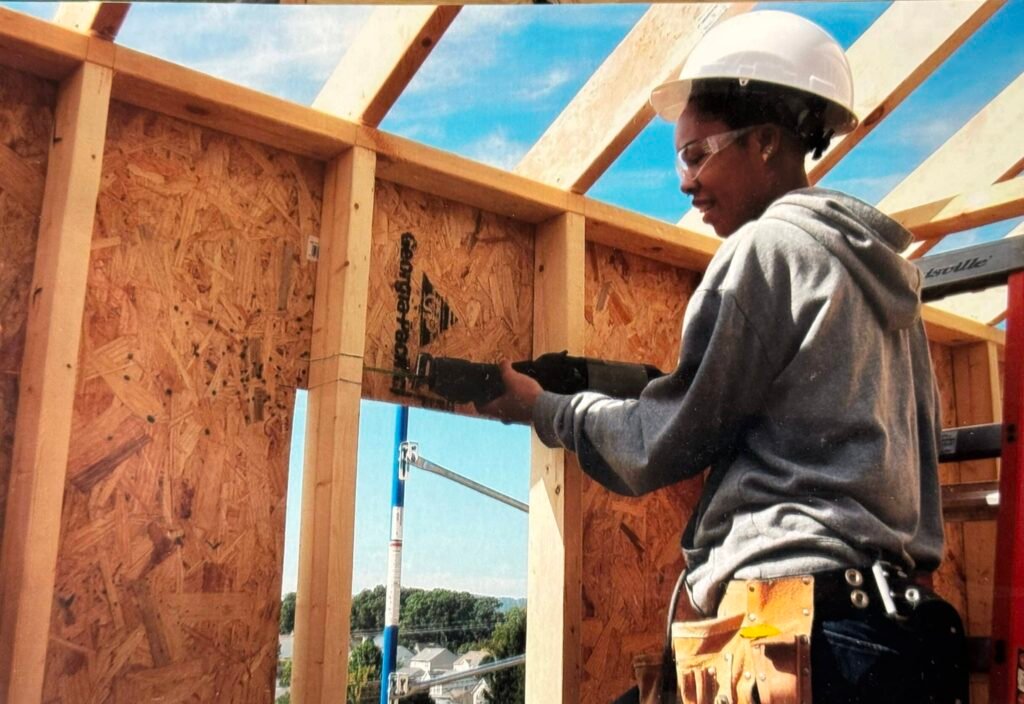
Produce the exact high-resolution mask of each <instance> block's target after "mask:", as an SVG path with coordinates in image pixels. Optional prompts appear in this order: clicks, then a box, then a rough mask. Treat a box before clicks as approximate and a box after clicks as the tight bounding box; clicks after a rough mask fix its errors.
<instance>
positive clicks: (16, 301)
mask: <svg viewBox="0 0 1024 704" xmlns="http://www.w3.org/2000/svg"><path fill="white" fill-rule="evenodd" d="M55 101H56V88H55V86H54V85H53V84H52V83H50V82H48V81H45V80H42V79H39V78H36V77H34V76H29V75H28V74H23V73H20V72H18V71H13V70H11V69H3V70H0V155H2V156H0V160H2V162H3V164H4V166H3V167H0V242H2V250H3V256H0V539H2V537H3V535H2V531H3V523H4V509H5V506H6V503H7V482H8V479H9V478H10V473H11V455H12V452H13V451H14V418H15V415H16V413H17V410H18V381H19V376H20V373H21V363H22V356H23V354H24V352H25V322H26V320H27V318H28V309H29V295H30V293H31V290H32V268H33V264H34V262H35V257H36V238H37V236H38V230H39V213H40V210H41V208H42V184H43V181H44V179H45V178H46V160H47V152H48V150H49V147H50V136H51V134H52V133H53V109H54V104H55ZM7 164H11V165H12V168H11V169H10V170H8V168H6V165H7ZM14 174H17V178H11V176H13V175H14ZM26 183H32V184H38V186H36V185H33V187H32V189H31V191H32V194H31V196H30V197H28V198H26V197H25V192H26V190H27V189H26V188H25V184H26ZM36 188H38V194H37V193H36Z"/></svg>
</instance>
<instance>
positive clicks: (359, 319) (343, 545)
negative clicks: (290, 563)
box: [292, 147, 376, 702]
mask: <svg viewBox="0 0 1024 704" xmlns="http://www.w3.org/2000/svg"><path fill="white" fill-rule="evenodd" d="M375 166H376V155H375V154H374V153H373V152H372V151H369V150H367V149H363V148H360V147H353V148H352V149H350V150H349V151H347V152H345V153H344V154H342V155H341V156H340V157H338V158H337V159H335V160H333V161H332V162H331V163H330V164H329V165H328V170H327V175H326V178H325V187H324V205H323V219H322V222H323V225H322V229H323V235H322V237H321V250H320V263H319V266H318V270H317V283H316V299H315V304H314V309H313V340H312V354H311V361H310V367H311V368H310V380H311V382H310V389H309V411H308V416H307V429H306V455H305V456H306V463H305V470H304V475H303V484H302V487H303V490H302V521H301V537H300V541H299V575H298V590H297V596H296V609H295V665H294V674H293V680H292V687H293V691H294V693H295V698H296V700H297V701H300V702H321V701H329V700H332V699H334V698H337V696H338V694H337V693H338V692H344V691H345V687H346V679H347V676H348V669H347V668H348V639H349V618H350V613H349V610H350V603H351V594H352V549H353V548H352V540H353V531H354V525H355V481H356V457H357V446H358V440H359V402H360V399H361V396H362V374H363V369H362V368H363V351H364V345H365V340H366V307H367V302H366V298H367V291H368V287H369V274H370V242H371V234H372V228H373V199H374V171H375Z"/></svg>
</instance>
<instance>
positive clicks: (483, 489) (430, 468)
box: [407, 443, 530, 513]
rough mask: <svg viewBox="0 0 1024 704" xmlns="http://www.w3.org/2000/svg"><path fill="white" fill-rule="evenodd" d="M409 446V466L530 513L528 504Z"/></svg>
mask: <svg viewBox="0 0 1024 704" xmlns="http://www.w3.org/2000/svg"><path fill="white" fill-rule="evenodd" d="M407 444H408V445H409V446H410V448H411V449H410V452H409V455H408V458H409V464H411V465H412V466H413V467H418V468H420V469H422V470H424V471H427V472H430V473H431V474H436V475H438V476H440V477H444V478H445V479H450V480H451V481H453V482H455V483H456V484H461V485H462V486H464V487H467V488H469V489H472V490H473V491H477V492H480V493H481V494H483V495H484V496H489V497H491V498H492V499H494V500H495V501H500V502H501V503H503V504H506V505H508V506H511V507H513V508H517V509H519V510H520V511H522V512H523V513H529V512H530V507H529V505H528V504H525V503H523V502H522V501H519V500H518V499H513V498H512V497H511V496H508V495H506V494H502V493H501V492H500V491H495V490H494V489H492V488H490V487H489V486H484V485H483V484H480V483H479V482H475V481H473V480H472V479H469V478H468V477H464V476H462V475H461V474H457V473H455V472H453V471H452V470H450V469H446V468H445V467H442V466H441V465H439V464H434V463H433V462H431V461H430V460H427V459H423V458H422V457H420V456H419V454H417V452H416V445H415V444H413V443H407Z"/></svg>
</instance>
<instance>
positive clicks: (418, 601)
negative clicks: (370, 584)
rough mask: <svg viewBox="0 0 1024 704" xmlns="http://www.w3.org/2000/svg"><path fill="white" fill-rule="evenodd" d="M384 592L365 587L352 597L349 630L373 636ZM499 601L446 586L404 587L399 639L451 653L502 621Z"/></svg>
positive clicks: (480, 638)
mask: <svg viewBox="0 0 1024 704" xmlns="http://www.w3.org/2000/svg"><path fill="white" fill-rule="evenodd" d="M385 600H386V592H385V590H384V587H383V586H380V585H378V586H376V587H374V588H373V589H366V590H363V591H362V592H360V593H359V594H357V595H356V596H355V597H353V598H352V618H351V623H352V631H353V633H355V634H359V635H371V634H372V635H376V634H377V633H380V632H381V631H382V630H384V606H385ZM500 608H501V602H500V601H499V600H498V599H495V598H493V597H489V596H474V595H473V594H469V593H468V592H453V591H449V590H447V589H431V590H428V591H425V590H423V589H403V590H402V595H401V600H400V604H399V609H400V611H401V619H400V622H399V642H400V643H401V644H402V645H405V646H407V647H411V646H412V645H413V644H415V643H418V642H420V643H422V642H433V643H438V644H440V645H443V646H444V647H446V648H448V649H449V650H451V651H452V652H459V651H460V650H464V646H466V645H467V644H472V643H478V642H484V641H486V640H487V639H488V638H490V637H491V632H492V631H493V630H494V627H495V625H497V624H498V623H500V622H501V612H500V610H499V609H500Z"/></svg>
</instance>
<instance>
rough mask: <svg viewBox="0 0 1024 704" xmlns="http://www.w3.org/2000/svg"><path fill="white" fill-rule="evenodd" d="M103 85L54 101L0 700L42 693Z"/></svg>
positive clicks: (4, 612)
mask: <svg viewBox="0 0 1024 704" xmlns="http://www.w3.org/2000/svg"><path fill="white" fill-rule="evenodd" d="M110 86H111V71H110V69H108V68H105V67H102V66H96V65H94V64H89V63H86V64H83V65H82V66H81V67H80V68H79V69H78V70H77V71H75V72H74V73H73V74H71V76H69V77H68V78H67V79H66V80H65V81H64V82H63V83H62V84H61V86H60V90H59V92H58V96H57V108H56V115H55V125H54V140H53V144H52V145H51V147H50V156H49V165H48V167H47V174H46V186H45V191H44V195H43V210H42V215H41V217H40V222H39V243H38V249H37V253H36V263H35V271H34V274H33V281H32V291H33V295H32V301H31V304H30V309H29V316H28V323H27V332H26V340H25V355H24V358H23V363H22V370H21V387H20V395H19V399H18V415H17V419H18V420H17V427H16V429H15V437H14V455H13V466H12V471H11V479H10V488H9V492H8V499H7V515H6V520H5V525H4V534H3V549H2V553H0V632H3V638H2V639H0V700H2V701H8V702H37V701H39V700H40V699H41V697H42V687H43V675H44V671H45V666H46V648H47V645H48V643H49V630H50V612H51V608H52V599H51V597H52V595H53V589H54V578H55V570H56V566H57V548H58V543H59V540H60V528H61V506H62V504H63V501H62V499H63V495H64V479H65V474H66V471H67V462H68V447H69V443H70V439H71V417H72V407H73V404H74V397H75V382H76V379H77V377H78V351H79V341H80V339H81V333H82V312H83V310H84V306H85V289H86V277H87V273H88V268H89V251H90V247H91V243H92V231H93V221H94V213H95V210H96V198H97V195H98V193H99V185H100V169H101V166H102V162H103V145H104V141H105V137H106V128H107V110H108V107H109V104H110Z"/></svg>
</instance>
